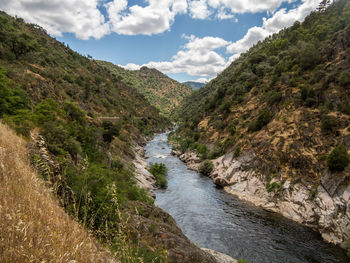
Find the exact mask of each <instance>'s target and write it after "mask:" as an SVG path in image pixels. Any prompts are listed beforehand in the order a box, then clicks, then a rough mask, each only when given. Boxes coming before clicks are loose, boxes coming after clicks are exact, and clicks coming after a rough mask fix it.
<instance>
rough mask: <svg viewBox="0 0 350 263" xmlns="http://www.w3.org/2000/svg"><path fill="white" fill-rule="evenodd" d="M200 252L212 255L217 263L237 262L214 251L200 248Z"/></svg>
mask: <svg viewBox="0 0 350 263" xmlns="http://www.w3.org/2000/svg"><path fill="white" fill-rule="evenodd" d="M202 250H203V251H205V252H207V253H209V254H211V255H213V256H214V257H215V258H216V260H217V262H218V263H237V260H235V259H234V258H232V257H230V256H228V255H226V254H223V253H220V252H218V251H215V250H212V249H209V248H202Z"/></svg>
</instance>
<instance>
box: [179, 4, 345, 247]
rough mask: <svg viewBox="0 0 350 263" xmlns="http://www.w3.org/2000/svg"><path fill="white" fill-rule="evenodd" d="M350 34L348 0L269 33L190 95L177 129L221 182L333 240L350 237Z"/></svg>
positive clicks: (187, 146) (181, 140)
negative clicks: (208, 162) (349, 198)
mask: <svg viewBox="0 0 350 263" xmlns="http://www.w3.org/2000/svg"><path fill="white" fill-rule="evenodd" d="M349 36H350V3H349V1H346V0H339V1H335V3H333V4H332V5H331V6H329V7H328V8H327V9H321V10H319V11H315V12H313V13H311V14H310V15H309V16H308V17H307V18H306V19H305V21H304V22H303V23H299V22H296V23H295V24H294V25H293V26H292V27H290V28H287V29H284V30H282V31H280V32H279V33H278V34H274V35H272V36H270V37H268V38H266V39H265V40H264V41H262V42H259V43H258V44H256V45H255V46H254V47H252V48H251V49H250V50H249V51H247V52H246V53H244V54H242V55H241V56H240V58H239V59H237V60H236V61H234V62H233V63H232V64H231V65H230V66H229V67H228V68H227V69H225V70H224V71H223V72H222V73H221V74H220V75H219V76H218V77H217V78H215V79H214V80H212V81H211V82H209V83H208V84H207V85H206V86H204V87H203V88H201V89H200V90H198V91H196V92H194V93H193V94H192V95H191V96H190V97H189V98H188V99H186V100H185V101H184V103H183V105H182V106H181V107H180V108H179V110H178V111H177V116H178V118H179V119H180V126H179V129H178V131H177V133H176V134H175V135H173V140H174V141H175V143H177V145H178V149H179V150H180V151H181V152H185V151H186V150H187V149H192V150H195V151H196V152H197V154H198V155H200V156H201V157H202V159H203V160H204V159H213V160H214V161H213V165H214V170H213V172H212V173H211V171H209V174H210V173H211V176H212V178H213V180H214V182H216V183H217V184H218V185H221V186H225V187H227V188H226V190H227V191H229V192H232V193H234V194H237V195H241V196H242V198H244V199H247V200H249V199H250V201H253V202H255V203H257V204H258V203H259V205H262V206H264V207H266V208H267V207H268V203H269V202H270V210H273V211H278V212H281V213H284V214H285V215H286V216H287V217H290V218H292V219H294V220H296V221H300V222H303V223H305V224H308V225H313V226H314V227H317V228H319V229H320V232H321V233H322V234H323V236H324V238H325V239H327V240H328V241H330V242H334V243H341V242H343V241H344V239H346V238H350V234H349V233H350V232H349V231H348V228H346V227H345V226H346V225H347V224H349V222H350V213H349V210H348V208H346V202H347V201H346V200H347V197H346V198H345V195H346V194H347V193H348V191H349V174H350V168H349V165H348V163H349V157H347V156H348V153H349V150H350V60H349V58H350V37H349ZM331 152H332V154H331ZM220 156H223V157H222V158H219V157H220ZM234 164H235V165H236V166H235V167H233V166H232V165H234ZM209 170H210V169H209ZM254 180H255V181H254ZM243 183H245V186H244V185H243ZM247 184H248V185H247ZM298 187H300V188H299V189H298ZM254 189H255V190H254ZM297 189H298V190H297ZM304 189H305V196H298V198H299V206H298V205H297V203H298V201H295V200H294V201H295V203H294V202H292V201H293V198H294V197H293V195H296V193H297V192H299V194H300V195H301V192H302V191H304ZM346 189H347V190H346ZM343 194H344V195H343ZM288 195H289V197H288ZM326 196H327V198H328V197H329V198H330V199H332V200H334V201H332V202H330V203H328V205H329V207H328V208H327V209H325V207H323V205H324V204H323V203H322V202H323V201H324V200H323V199H322V198H325V197H326ZM342 196H343V197H342ZM254 198H260V199H261V200H260V201H261V202H260V201H259V202H258V200H255V199H254ZM338 198H340V199H338ZM337 200H342V201H340V202H338V201H337ZM283 202H284V203H283ZM337 202H338V203H337ZM335 203H337V205H339V206H340V208H337V205H336V204H335ZM286 204H288V205H290V204H291V206H292V207H284V208H283V205H286ZM300 204H302V207H300ZM289 209H290V210H289ZM303 209H305V210H303ZM309 209H315V211H316V210H317V209H318V210H317V211H318V212H317V211H316V212H311V211H309ZM342 209H345V210H342ZM283 211H285V212H283ZM298 211H299V212H298ZM320 211H321V212H320ZM313 213H314V214H313ZM333 216H334V218H333ZM337 220H338V221H337Z"/></svg>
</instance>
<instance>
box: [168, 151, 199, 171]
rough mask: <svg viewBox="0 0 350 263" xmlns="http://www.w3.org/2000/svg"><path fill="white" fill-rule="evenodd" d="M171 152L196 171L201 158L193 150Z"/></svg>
mask: <svg viewBox="0 0 350 263" xmlns="http://www.w3.org/2000/svg"><path fill="white" fill-rule="evenodd" d="M171 154H172V155H176V156H178V157H179V159H180V160H181V161H183V162H185V163H186V165H187V167H188V168H189V169H191V170H193V171H197V172H198V171H199V165H200V163H201V159H200V158H199V157H198V156H197V154H196V153H195V152H193V151H186V152H185V153H181V151H177V150H172V151H171Z"/></svg>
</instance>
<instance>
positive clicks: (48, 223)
mask: <svg viewBox="0 0 350 263" xmlns="http://www.w3.org/2000/svg"><path fill="white" fill-rule="evenodd" d="M0 262H2V263H6V262H70V263H74V262H116V261H115V260H114V259H113V257H112V255H111V254H110V253H109V252H108V251H107V250H106V249H105V248H103V247H102V246H101V245H99V244H98V242H97V241H96V240H95V239H94V238H93V237H92V236H91V235H89V233H88V232H87V231H86V230H85V229H83V228H82V227H81V226H80V225H79V224H78V223H77V222H76V221H74V220H73V219H72V218H70V217H69V216H68V215H67V214H66V213H65V212H64V210H63V209H62V208H61V207H60V206H59V205H58V202H57V201H56V200H54V198H53V197H52V194H51V193H50V191H49V189H48V188H46V187H45V185H44V183H43V181H41V180H40V179H38V178H37V176H36V174H35V172H34V171H33V170H32V169H31V167H30V165H29V161H28V154H27V151H26V148H25V141H24V140H23V139H21V138H19V137H18V136H17V135H16V134H15V133H14V132H13V131H12V130H11V129H10V128H8V127H7V126H6V125H4V124H2V123H1V122H0Z"/></svg>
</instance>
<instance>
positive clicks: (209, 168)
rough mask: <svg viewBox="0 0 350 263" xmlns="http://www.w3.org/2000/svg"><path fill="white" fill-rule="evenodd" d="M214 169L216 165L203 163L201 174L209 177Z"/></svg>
mask: <svg viewBox="0 0 350 263" xmlns="http://www.w3.org/2000/svg"><path fill="white" fill-rule="evenodd" d="M213 169H214V165H213V163H212V162H211V161H209V160H206V161H204V162H202V163H201V165H200V166H199V172H200V173H201V174H204V175H207V176H209V175H210V174H211V172H212V171H213Z"/></svg>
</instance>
